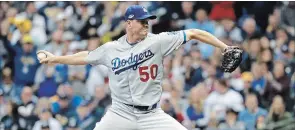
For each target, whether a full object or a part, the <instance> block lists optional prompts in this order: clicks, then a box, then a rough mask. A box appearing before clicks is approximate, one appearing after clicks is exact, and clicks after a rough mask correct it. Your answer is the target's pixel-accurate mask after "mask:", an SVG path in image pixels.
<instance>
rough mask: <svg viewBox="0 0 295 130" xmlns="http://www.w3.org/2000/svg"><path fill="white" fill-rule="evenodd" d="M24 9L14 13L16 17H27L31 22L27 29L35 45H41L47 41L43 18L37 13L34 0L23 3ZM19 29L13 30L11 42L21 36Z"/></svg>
mask: <svg viewBox="0 0 295 130" xmlns="http://www.w3.org/2000/svg"><path fill="white" fill-rule="evenodd" d="M25 7H26V8H25V11H24V12H21V13H19V14H17V15H16V17H15V18H16V19H27V20H29V21H30V22H31V24H32V25H31V28H30V29H29V30H28V31H27V33H29V34H30V35H31V36H32V38H33V42H34V44H35V45H36V46H38V47H39V46H43V45H45V43H46V41H47V36H46V31H45V30H46V24H45V19H44V17H42V16H41V15H39V14H38V13H37V10H36V7H35V4H34V2H27V3H25ZM21 33H22V31H21V30H15V31H14V32H13V36H12V41H11V42H12V43H15V42H17V41H18V40H19V39H20V38H21V37H20V36H21Z"/></svg>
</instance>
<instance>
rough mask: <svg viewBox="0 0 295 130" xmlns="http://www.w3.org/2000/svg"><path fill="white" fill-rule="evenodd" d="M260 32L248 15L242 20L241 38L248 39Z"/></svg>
mask: <svg viewBox="0 0 295 130" xmlns="http://www.w3.org/2000/svg"><path fill="white" fill-rule="evenodd" d="M257 34H260V31H259V29H258V27H257V25H256V21H255V19H253V18H251V17H248V18H246V19H245V20H244V22H243V25H242V37H243V39H249V38H250V37H252V36H254V35H257Z"/></svg>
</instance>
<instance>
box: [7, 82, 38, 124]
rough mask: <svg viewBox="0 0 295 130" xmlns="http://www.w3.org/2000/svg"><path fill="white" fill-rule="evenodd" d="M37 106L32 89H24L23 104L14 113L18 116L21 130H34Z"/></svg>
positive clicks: (17, 120)
mask: <svg viewBox="0 0 295 130" xmlns="http://www.w3.org/2000/svg"><path fill="white" fill-rule="evenodd" d="M35 106H36V102H35V101H34V100H33V90H32V88H30V87H24V89H23V90H22V93H21V104H20V105H18V106H17V107H16V109H15V110H14V111H13V113H15V114H16V118H15V120H16V124H17V128H18V129H19V130H31V129H32V128H33V126H34V123H35V121H36V118H35V117H34V109H35Z"/></svg>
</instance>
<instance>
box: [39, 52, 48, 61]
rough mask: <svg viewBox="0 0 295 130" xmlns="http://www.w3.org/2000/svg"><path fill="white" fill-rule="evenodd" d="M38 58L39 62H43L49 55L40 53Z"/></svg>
mask: <svg viewBox="0 0 295 130" xmlns="http://www.w3.org/2000/svg"><path fill="white" fill-rule="evenodd" d="M37 57H38V59H39V60H42V59H44V58H46V57H47V55H46V54H45V53H44V52H40V53H38V54H37Z"/></svg>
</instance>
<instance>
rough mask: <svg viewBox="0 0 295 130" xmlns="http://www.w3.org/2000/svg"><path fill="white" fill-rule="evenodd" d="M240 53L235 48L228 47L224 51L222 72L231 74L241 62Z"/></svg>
mask: <svg viewBox="0 0 295 130" xmlns="http://www.w3.org/2000/svg"><path fill="white" fill-rule="evenodd" d="M242 52H243V51H242V50H241V49H240V48H239V47H237V46H229V47H227V48H226V49H224V51H223V53H222V54H223V58H222V63H221V69H222V70H223V71H224V72H229V73H231V72H233V71H234V70H235V69H236V68H237V67H238V66H239V65H240V63H241V62H242Z"/></svg>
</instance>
